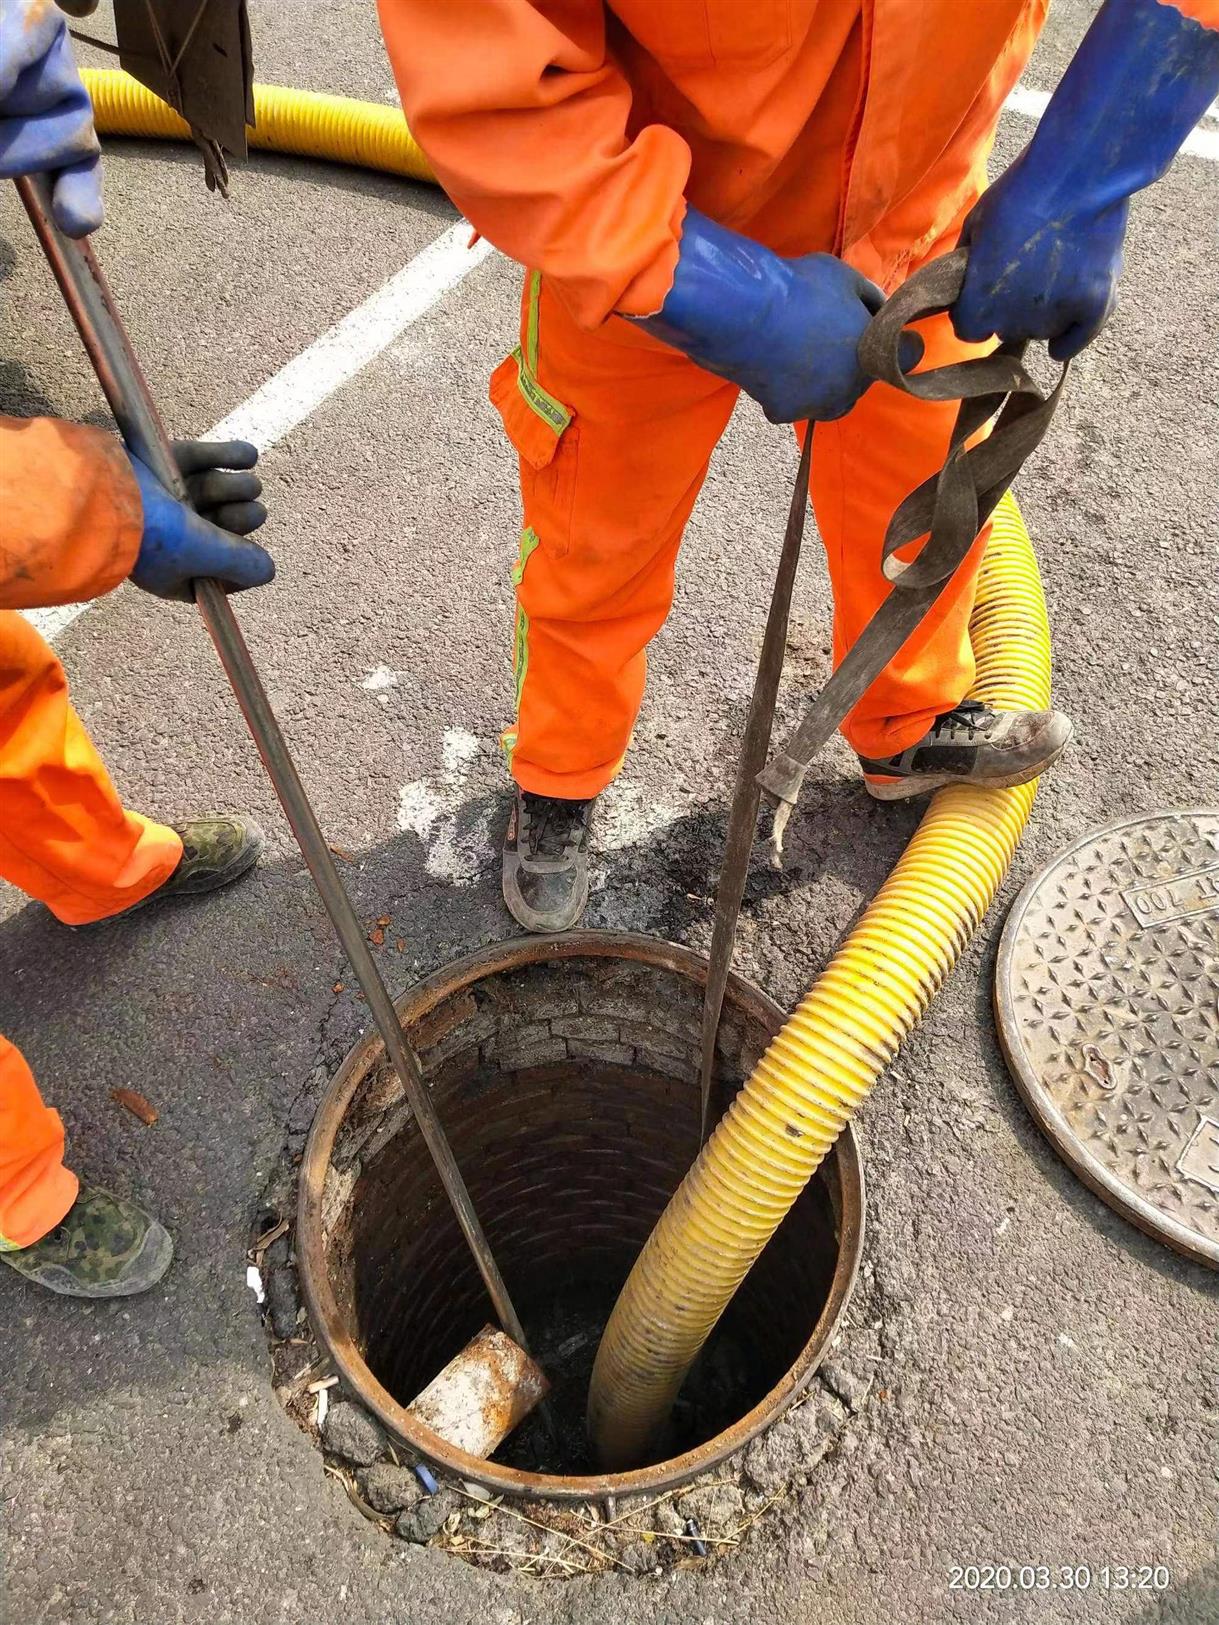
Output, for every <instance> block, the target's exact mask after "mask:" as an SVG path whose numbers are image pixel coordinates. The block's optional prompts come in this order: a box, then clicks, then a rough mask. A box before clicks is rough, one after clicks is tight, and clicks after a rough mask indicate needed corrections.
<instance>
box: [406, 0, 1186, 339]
mask: <svg viewBox="0 0 1219 1625" xmlns="http://www.w3.org/2000/svg"><path fill="white" fill-rule="evenodd" d="M1194 3H1205V4H1211V3H1212V0H1194ZM379 9H380V15H381V26H382V30H383V32H384V35H385V42H386V46H387V48H388V50H389V55H390V59H391V62H392V64H393V68H394V72H395V75H396V77H397V80H398V85H399V89H400V92H401V96H402V105H403V109H404V111H405V113H406V116H407V120H408V122H409V123H410V125H411V128H412V130H413V131H414V134H415V136H416V137H417V138H418V140H419V142H420V143H421V145H422V146H423V148H424V150H425V151H426V152H427V154H428V157H429V158H430V159H431V161H432V163H433V165H434V166H435V169H436V173H437V175H438V176H439V178H440V180H441V182H442V184H443V185H444V187H445V188H446V190H447V191H448V193H449V195H450V196H451V197H452V199H453V201H454V202H455V203H456V204H457V206H458V207H459V208H460V209H462V210H463V212H464V213H465V214H466V215H467V217H468V218H469V219H470V220H471V221H472V222H473V224H474V225H475V226H476V227H477V228H478V230H479V231H481V232H482V233H484V234H485V235H486V236H487V237H488V238H489V239H490V240H491V241H492V242H493V243H495V244H496V246H497V247H499V248H501V249H503V250H504V252H505V253H507V254H509V255H511V256H512V257H513V258H514V259H517V260H519V261H521V262H522V263H523V264H525V265H528V266H529V267H530V268H532V269H534V270H540V271H542V272H543V273H544V274H545V275H546V276H547V278H548V279H550V281H551V282H552V283H553V285H554V286H555V288H556V290H557V291H558V292H559V293H560V295H561V296H562V298H563V299H564V302H565V303H566V304H567V306H568V308H569V309H570V310H571V312H572V314H573V316H574V317H575V319H576V320H577V321H578V322H579V323H580V324H581V325H582V326H585V327H594V326H596V325H597V324H598V323H600V322H602V321H604V320H605V318H606V317H607V316H609V315H610V314H611V313H612V312H614V311H616V310H617V311H623V312H625V313H627V314H630V315H647V314H650V313H652V312H654V311H655V310H657V309H658V308H659V306H660V305H661V304H662V303H663V301H664V297H665V295H666V293H667V292H668V290H669V288H670V286H671V284H672V279H673V270H674V266H675V264H676V260H677V244H678V240H679V237H680V231H681V221H682V218H683V215H684V212H685V201H686V199H688V200H689V201H690V203H692V204H693V205H694V206H695V207H697V208H699V209H701V210H702V211H703V212H704V213H706V214H708V215H710V216H711V217H712V218H713V219H715V220H718V221H719V222H721V223H722V224H724V225H727V226H731V227H734V228H736V229H737V230H740V231H743V232H745V233H747V234H748V235H749V236H751V237H754V238H756V239H757V240H758V241H760V242H764V243H766V244H767V245H768V246H770V247H772V248H774V249H776V250H777V251H779V252H781V253H797V252H812V251H814V250H821V251H825V252H834V253H839V254H841V255H842V256H843V257H844V258H845V259H847V260H849V261H850V263H851V264H852V265H854V266H856V267H857V268H858V269H859V270H861V271H862V272H864V273H865V275H867V276H870V277H872V278H873V279H874V280H875V281H877V282H879V283H881V285H882V286H885V287H892V286H894V285H895V284H896V283H897V282H899V281H900V280H901V279H902V275H903V269H904V267H905V265H906V264H907V263H908V262H909V261H910V260H912V259H916V258H918V257H919V256H920V255H921V254H923V253H924V252H925V251H926V249H927V248H929V247H930V246H931V245H932V244H933V243H935V242H936V241H937V239H938V238H939V237H940V236H942V235H943V233H944V231H945V229H946V228H947V227H948V226H949V225H951V224H952V223H953V222H954V221H955V220H956V219H957V218H958V217H959V215H960V213H961V210H962V209H963V208H964V207H967V206H968V204H969V203H970V202H971V201H972V199H973V198H974V197H976V195H977V194H978V192H979V191H980V190H981V188H982V187H983V186H984V185H985V180H986V175H985V166H986V158H987V154H988V152H989V149H990V144H991V141H992V139H993V135H994V129H995V125H996V123H997V120H998V116H999V110H1000V108H1001V106H1002V104H1003V100H1004V98H1005V97H1006V96H1007V94H1008V92H1009V91H1010V90H1011V89H1012V87H1013V85H1014V84H1015V82H1016V80H1017V79H1018V77H1019V75H1020V72H1021V69H1022V68H1023V67H1024V64H1025V62H1026V61H1027V59H1028V56H1029V53H1030V52H1031V50H1032V48H1033V45H1034V43H1035V41H1036V38H1037V34H1038V31H1039V30H1040V28H1041V25H1042V22H1043V21H1044V17H1045V12H1046V0H970V3H968V4H962V0H748V4H746V3H743V0H612V3H603V0H445V4H444V5H436V4H435V3H434V0H379Z"/></svg>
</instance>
